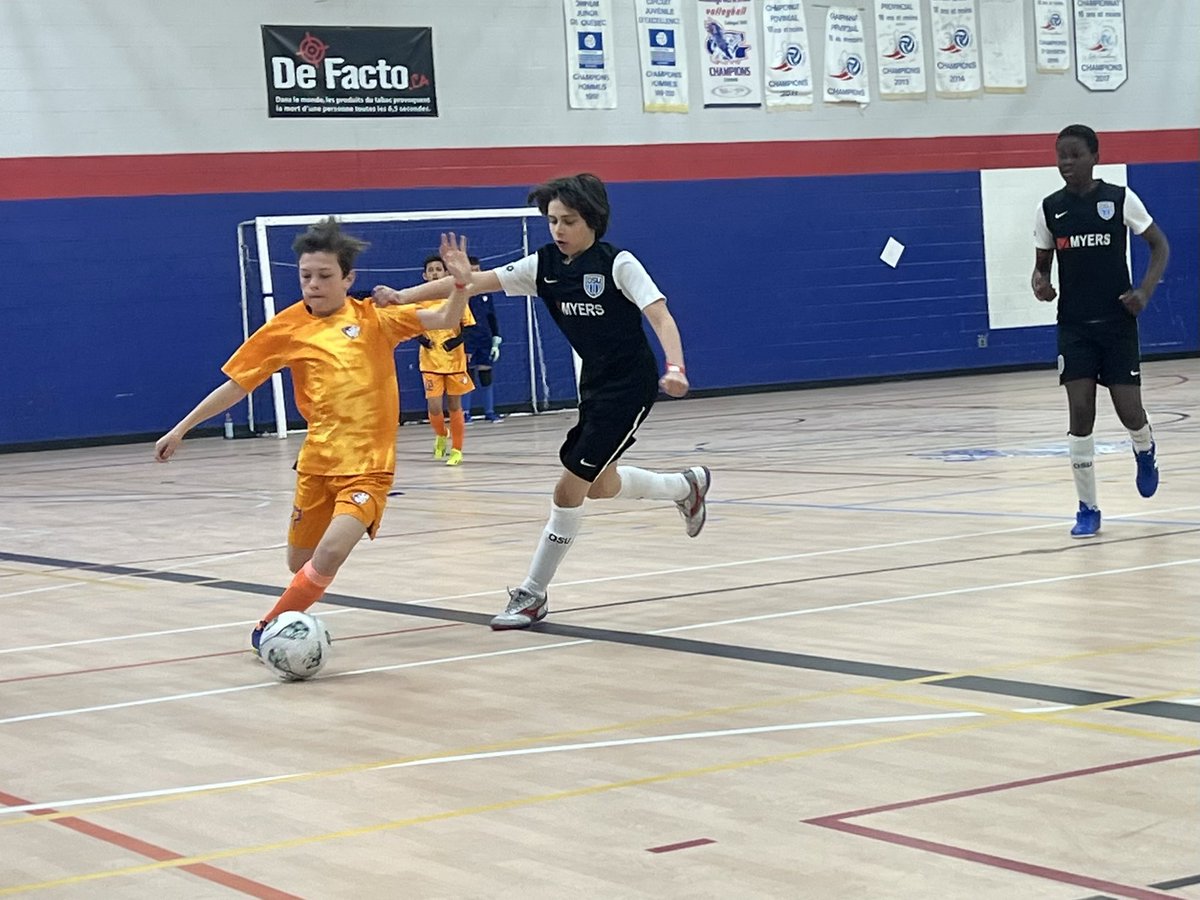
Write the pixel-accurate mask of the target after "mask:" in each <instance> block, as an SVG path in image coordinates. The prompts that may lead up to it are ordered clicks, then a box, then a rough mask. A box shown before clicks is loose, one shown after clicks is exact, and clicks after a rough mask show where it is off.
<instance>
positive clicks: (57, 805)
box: [0, 706, 1075, 816]
mask: <svg viewBox="0 0 1200 900" xmlns="http://www.w3.org/2000/svg"><path fill="white" fill-rule="evenodd" d="M1074 708H1075V707H1071V706H1038V707H1029V708H1025V709H1014V710H1010V712H1014V713H1023V714H1029V713H1045V712H1062V711H1063V710H1068V709H1074ZM986 715H990V713H982V712H976V711H965V710H964V711H961V712H944V713H918V714H916V715H907V716H876V717H873V718H859V719H834V720H829V721H822V722H792V723H789V724H786V725H760V726H756V727H750V728H728V729H722V730H713V731H692V732H685V733H682V734H669V735H656V736H653V737H637V738H620V739H616V740H610V741H588V742H585V743H578V744H551V745H548V746H543V747H522V748H517V749H512V750H488V751H482V752H479V753H462V754H456V755H453V756H429V757H424V758H421V759H413V760H408V761H406V762H400V763H379V764H377V765H371V766H362V767H358V768H356V769H355V771H356V772H381V771H387V770H389V769H408V768H414V767H416V766H435V765H442V764H445V763H457V762H477V761H479V760H486V759H503V758H505V757H512V756H534V755H538V754H544V753H573V752H576V751H580V750H602V749H609V748H612V747H633V746H638V745H643V744H661V743H668V742H673V741H695V740H706V739H709V738H725V737H739V736H743V735H749V734H770V733H773V732H780V731H802V730H810V729H817V728H839V727H842V726H847V725H883V724H890V723H895V722H929V721H937V720H940V719H973V718H980V717H983V716H986ZM319 774H321V773H320V772H293V773H291V774H289V775H266V776H263V777H261V778H245V779H240V780H236V781H216V782H212V783H211V784H195V785H188V786H186V787H176V788H159V789H156V790H149V791H136V792H132V793H127V794H108V795H105V796H101V797H79V798H74V799H71V800H47V801H45V802H42V803H26V804H23V805H21V806H6V807H0V816H6V815H14V814H17V813H27V812H33V811H35V810H43V809H55V810H62V809H70V808H71V807H75V806H91V805H93V804H101V803H120V802H123V801H127V800H145V799H149V798H154V797H170V796H173V795H185V794H195V793H200V792H202V791H213V790H221V789H222V788H230V787H242V786H246V785H255V784H270V783H271V782H277V781H292V780H295V779H298V778H306V777H312V776H315V775H319Z"/></svg>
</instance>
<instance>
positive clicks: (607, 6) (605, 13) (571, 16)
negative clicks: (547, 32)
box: [563, 0, 617, 109]
mask: <svg viewBox="0 0 1200 900" xmlns="http://www.w3.org/2000/svg"><path fill="white" fill-rule="evenodd" d="M563 12H564V13H565V17H566V23H567V105H568V106H569V107H570V108H571V109H616V108H617V72H616V67H615V65H614V64H613V42H612V2H611V0H563Z"/></svg>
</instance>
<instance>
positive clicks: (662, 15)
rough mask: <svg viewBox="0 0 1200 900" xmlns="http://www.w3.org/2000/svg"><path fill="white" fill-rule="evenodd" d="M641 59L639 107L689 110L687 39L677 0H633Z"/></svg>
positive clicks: (679, 111) (652, 109) (654, 110)
mask: <svg viewBox="0 0 1200 900" xmlns="http://www.w3.org/2000/svg"><path fill="white" fill-rule="evenodd" d="M634 11H635V13H636V14H637V33H638V54H639V55H640V57H641V62H642V109H643V110H645V111H646V112H659V113H667V112H675V113H685V112H687V111H688V75H687V40H686V39H685V38H684V35H683V16H682V15H681V12H682V11H681V10H680V8H679V0H634Z"/></svg>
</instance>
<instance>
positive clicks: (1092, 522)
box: [1071, 501, 1100, 538]
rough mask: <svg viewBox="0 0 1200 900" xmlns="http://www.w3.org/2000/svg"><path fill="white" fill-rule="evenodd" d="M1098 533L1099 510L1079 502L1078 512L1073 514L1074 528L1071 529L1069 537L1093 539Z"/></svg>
mask: <svg viewBox="0 0 1200 900" xmlns="http://www.w3.org/2000/svg"><path fill="white" fill-rule="evenodd" d="M1099 531H1100V510H1099V509H1098V508H1096V507H1094V506H1088V505H1087V504H1086V503H1083V502H1082V501H1081V502H1080V504H1079V512H1077V513H1075V527H1074V528H1072V529H1071V537H1076V538H1089V537H1095V536H1096V534H1097V533H1098V532H1099Z"/></svg>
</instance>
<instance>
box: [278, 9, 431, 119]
mask: <svg viewBox="0 0 1200 900" xmlns="http://www.w3.org/2000/svg"><path fill="white" fill-rule="evenodd" d="M262 42H263V58H264V60H265V62H266V66H267V115H268V116H269V117H270V118H273V119H276V118H356V119H357V118H378V117H381V116H388V117H394V116H436V115H437V114H438V113H437V92H436V90H435V87H434V85H435V82H434V77H433V29H431V28H367V27H358V26H353V27H347V26H337V25H311V26H303V25H263V26H262Z"/></svg>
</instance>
